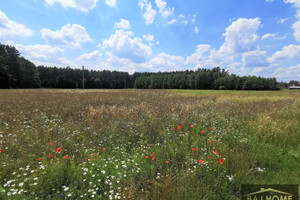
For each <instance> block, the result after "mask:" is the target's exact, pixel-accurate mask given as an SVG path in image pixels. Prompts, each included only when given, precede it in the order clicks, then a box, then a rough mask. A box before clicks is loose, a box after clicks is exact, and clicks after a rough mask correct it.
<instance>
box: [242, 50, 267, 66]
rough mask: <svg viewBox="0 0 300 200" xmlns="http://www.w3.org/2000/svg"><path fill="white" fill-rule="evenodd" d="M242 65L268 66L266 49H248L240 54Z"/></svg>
mask: <svg viewBox="0 0 300 200" xmlns="http://www.w3.org/2000/svg"><path fill="white" fill-rule="evenodd" d="M242 57H243V58H242V61H243V65H244V66H247V67H260V66H268V65H269V63H268V61H267V57H266V51H260V50H255V51H248V52H245V53H243V55H242Z"/></svg>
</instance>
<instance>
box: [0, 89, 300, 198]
mask: <svg viewBox="0 0 300 200" xmlns="http://www.w3.org/2000/svg"><path fill="white" fill-rule="evenodd" d="M299 141H300V91H289V90H282V91H251V92H248V91H209V90H207V91H200V90H84V91H83V90H0V199H13V200H18V199H163V200H168V199H180V200H181V199H188V200H190V199H233V200H234V199H240V196H241V194H240V189H241V184H247V183H249V184H254V183H256V184H258V183H262V184H299V183H300V172H299V169H300V158H299V153H300V142H299Z"/></svg>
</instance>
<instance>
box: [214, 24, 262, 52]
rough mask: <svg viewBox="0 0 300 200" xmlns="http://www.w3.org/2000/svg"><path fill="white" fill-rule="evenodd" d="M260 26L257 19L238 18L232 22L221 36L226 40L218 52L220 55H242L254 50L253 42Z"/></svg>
mask: <svg viewBox="0 0 300 200" xmlns="http://www.w3.org/2000/svg"><path fill="white" fill-rule="evenodd" d="M260 25H261V21H260V19H259V18H254V19H251V18H250V19H245V18H239V19H237V20H236V21H234V22H232V24H231V25H230V26H229V27H227V28H226V32H225V33H224V34H223V35H224V36H225V37H226V38H225V42H224V44H223V45H222V46H221V48H220V50H219V51H220V53H226V54H228V53H229V54H230V53H231V54H232V53H242V52H245V51H251V50H253V49H255V47H256V46H255V42H256V40H257V38H258V35H257V34H256V32H257V30H258V28H259V26H260Z"/></svg>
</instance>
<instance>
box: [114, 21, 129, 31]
mask: <svg viewBox="0 0 300 200" xmlns="http://www.w3.org/2000/svg"><path fill="white" fill-rule="evenodd" d="M115 28H121V29H130V28H131V26H130V22H129V21H128V20H126V19H120V22H117V23H115Z"/></svg>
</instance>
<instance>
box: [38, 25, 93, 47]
mask: <svg viewBox="0 0 300 200" xmlns="http://www.w3.org/2000/svg"><path fill="white" fill-rule="evenodd" d="M41 33H42V38H43V39H44V40H45V41H46V42H47V43H49V44H54V45H60V46H64V47H69V48H79V47H80V46H81V43H83V42H91V41H92V39H91V38H90V36H89V35H88V34H87V32H86V30H85V28H84V27H83V26H81V25H78V24H72V25H71V24H67V25H65V26H62V27H61V30H57V31H51V30H50V29H42V30H41Z"/></svg>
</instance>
